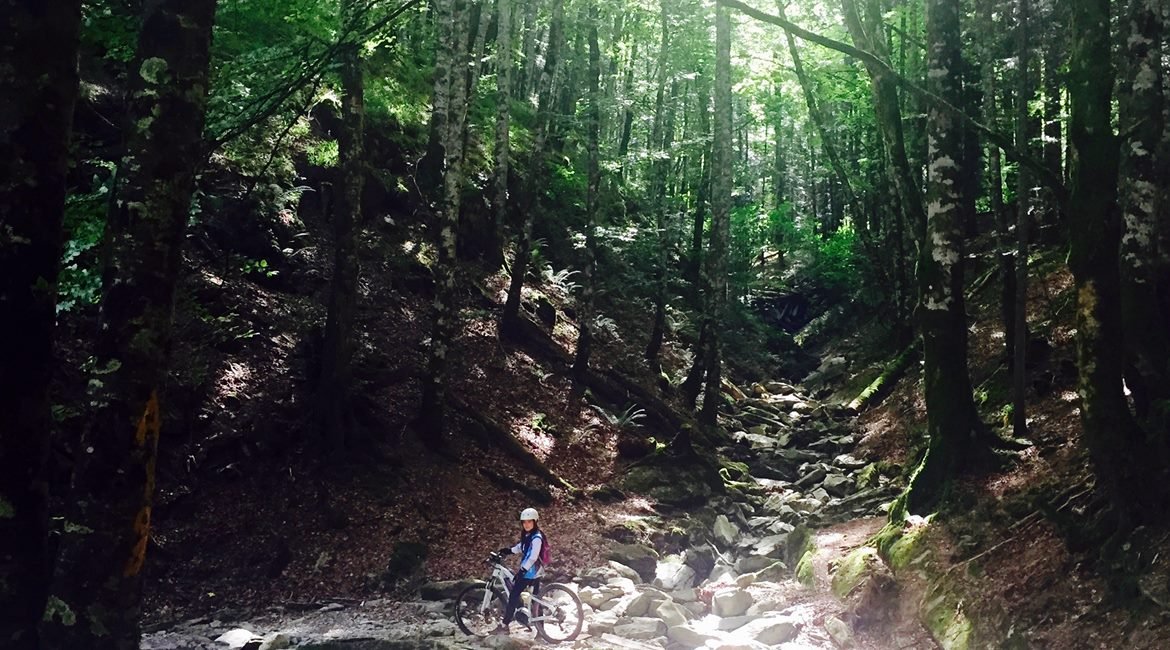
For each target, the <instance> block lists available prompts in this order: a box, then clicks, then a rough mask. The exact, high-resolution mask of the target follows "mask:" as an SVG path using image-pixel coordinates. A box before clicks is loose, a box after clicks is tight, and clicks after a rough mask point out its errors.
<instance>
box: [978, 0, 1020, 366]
mask: <svg viewBox="0 0 1170 650" xmlns="http://www.w3.org/2000/svg"><path fill="white" fill-rule="evenodd" d="M994 5H995V0H982V2H981V14H982V20H983V30H982V32H983V56H982V58H983V62H984V63H983V123H984V124H987V125H988V126H990V127H992V128H994V127H995V126H996V124H997V123H998V121H999V119H998V118H999V112H998V111H999V109H998V107H997V103H998V97H997V95H998V92H999V91H998V88H997V84H996V74H997V70H996V67H995V63H994V62H995V61H996V60H997V59H996V56H995V51H994V49H993V47H992V43H993V42H994V41H995V34H996V33H997V32H996V30H997V29H998V26H997V25H996V23H995V18H994ZM1002 161H1003V156H1002V154H1001V153H1000V149H999V145H997V144H995V143H994V142H989V143H988V144H987V185H988V189H987V193H988V195H989V196H990V197H991V212H992V216H993V217H994V219H995V227H996V240H997V243H998V246H999V252H998V255H997V257H998V259H999V273H1000V276H1001V278H1002V280H1003V282H1002V284H1001V290H1000V315H1001V319H1002V321H1003V331H1004V351H1003V358H1004V359H1005V360H1006V361H1007V363H1008V367H1009V368H1010V367H1011V366H1012V364H1013V359H1014V355H1015V340H1016V339H1015V330H1016V271H1015V261H1014V254H1013V253H1012V239H1011V225H1010V223H1009V220H1008V212H1007V208H1006V206H1005V205H1004V202H1003V162H1002Z"/></svg>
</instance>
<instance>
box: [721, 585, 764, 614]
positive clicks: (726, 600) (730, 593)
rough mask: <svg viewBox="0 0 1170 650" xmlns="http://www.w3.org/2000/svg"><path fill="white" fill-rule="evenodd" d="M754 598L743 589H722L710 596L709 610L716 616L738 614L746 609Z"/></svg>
mask: <svg viewBox="0 0 1170 650" xmlns="http://www.w3.org/2000/svg"><path fill="white" fill-rule="evenodd" d="M753 602H755V599H754V598H752V595H751V594H749V593H748V592H746V591H744V590H743V589H724V590H723V591H719V592H716V593H715V595H714V596H712V597H711V611H712V613H714V614H715V615H716V616H721V617H724V618H726V617H729V616H740V615H742V614H743V613H744V612H746V611H747V609H748V608H749V607H751V606H752V603H753Z"/></svg>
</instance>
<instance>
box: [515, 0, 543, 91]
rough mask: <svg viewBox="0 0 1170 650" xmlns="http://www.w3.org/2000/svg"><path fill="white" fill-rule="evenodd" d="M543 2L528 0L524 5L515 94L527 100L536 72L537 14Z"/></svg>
mask: <svg viewBox="0 0 1170 650" xmlns="http://www.w3.org/2000/svg"><path fill="white" fill-rule="evenodd" d="M540 5H541V0H528V1H527V2H525V3H524V25H523V27H522V28H521V35H522V39H523V41H522V45H521V55H522V58H521V59H520V66H519V69H518V70H517V74H516V90H515V93H516V94H517V95H519V96H520V97H523V98H525V99H527V98H528V95H529V94H530V93H531V92H532V83H531V82H532V79H534V78H535V74H534V73H533V71H534V70H536V68H537V66H536V41H537V38H536V14H537V10H538V9H539V8H540Z"/></svg>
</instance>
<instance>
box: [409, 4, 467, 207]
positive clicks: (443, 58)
mask: <svg viewBox="0 0 1170 650" xmlns="http://www.w3.org/2000/svg"><path fill="white" fill-rule="evenodd" d="M464 1H465V0H435V8H434V11H433V15H434V17H435V34H436V41H435V73H434V74H435V77H434V79H435V81H434V92H433V94H432V95H431V122H430V126H429V130H428V134H427V150H426V154H425V155H424V156H423V159H422V161H421V162H420V163H419V170H418V177H419V180H420V185H421V189H422V192H423V195H424V196H423V200H425V201H427V202H430V203H438V202H439V201H440V200H441V199H440V198H439V196H440V194H441V189H442V182H443V176H444V174H445V173H446V167H445V165H446V162H447V153H446V151H445V150H444V147H445V145H446V144H447V121H448V120H449V119H450V111H451V79H452V78H454V77H455V76H456V75H457V72H456V70H455V69H454V66H455V59H456V57H457V53H458V52H459V51H461V49H462V48H459V47H457V45H456V44H457V42H458V41H457V40H456V38H455V31H456V26H455V13H456V8H455V4H456V2H459V3H462V2H464Z"/></svg>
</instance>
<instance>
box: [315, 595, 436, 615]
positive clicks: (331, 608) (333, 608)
mask: <svg viewBox="0 0 1170 650" xmlns="http://www.w3.org/2000/svg"><path fill="white" fill-rule="evenodd" d="M456 595H458V593H456ZM454 597H455V596H452V598H454ZM434 600H439V599H437V598H436V599H434ZM343 609H345V605H342V604H341V603H329V604H328V605H325V606H324V607H322V608H321V609H318V610H317V611H318V612H339V611H341V610H343Z"/></svg>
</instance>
